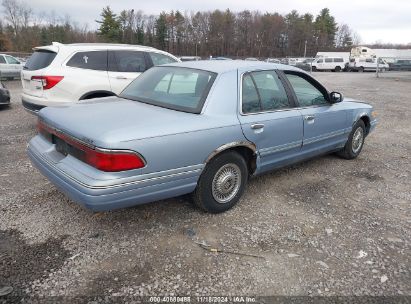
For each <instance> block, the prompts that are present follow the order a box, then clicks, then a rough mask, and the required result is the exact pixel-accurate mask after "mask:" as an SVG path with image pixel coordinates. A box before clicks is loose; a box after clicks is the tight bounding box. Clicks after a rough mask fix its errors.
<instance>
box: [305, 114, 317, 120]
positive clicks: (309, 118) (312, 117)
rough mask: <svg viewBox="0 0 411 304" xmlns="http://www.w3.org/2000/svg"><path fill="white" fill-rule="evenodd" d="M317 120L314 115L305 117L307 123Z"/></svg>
mask: <svg viewBox="0 0 411 304" xmlns="http://www.w3.org/2000/svg"><path fill="white" fill-rule="evenodd" d="M314 119H315V116H314V115H305V116H304V120H306V121H312V120H314Z"/></svg>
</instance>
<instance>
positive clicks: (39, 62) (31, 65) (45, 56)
mask: <svg viewBox="0 0 411 304" xmlns="http://www.w3.org/2000/svg"><path fill="white" fill-rule="evenodd" d="M56 55H57V53H55V52H51V51H46V50H38V51H35V52H34V53H33V54H32V55H31V56H30V58H29V59H28V60H27V62H26V64H25V66H24V69H25V70H28V71H35V70H41V69H44V68H46V67H48V66H49V65H50V64H51V63H52V62H53V60H54V58H55V57H56Z"/></svg>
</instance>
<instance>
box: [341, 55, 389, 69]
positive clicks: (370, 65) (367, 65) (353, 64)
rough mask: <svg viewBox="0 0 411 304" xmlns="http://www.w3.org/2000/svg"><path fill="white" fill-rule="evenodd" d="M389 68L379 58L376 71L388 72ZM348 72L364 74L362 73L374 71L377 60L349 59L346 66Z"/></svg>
mask: <svg viewBox="0 0 411 304" xmlns="http://www.w3.org/2000/svg"><path fill="white" fill-rule="evenodd" d="M389 68H390V66H389V65H388V63H387V62H385V60H383V59H381V58H379V62H378V69H379V71H381V72H384V71H387V70H389ZM348 70H349V71H352V72H364V71H376V70H377V59H376V58H361V57H360V58H358V57H356V58H355V57H351V58H350V63H349V64H348Z"/></svg>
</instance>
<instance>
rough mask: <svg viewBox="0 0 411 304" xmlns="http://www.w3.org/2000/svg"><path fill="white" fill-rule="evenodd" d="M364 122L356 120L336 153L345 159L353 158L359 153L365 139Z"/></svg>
mask: <svg viewBox="0 0 411 304" xmlns="http://www.w3.org/2000/svg"><path fill="white" fill-rule="evenodd" d="M365 134H366V133H365V124H364V122H363V121H362V120H361V119H360V120H359V121H357V122H356V124H355V125H354V127H353V128H352V131H351V133H350V136H348V140H347V142H346V144H345V146H344V148H343V149H342V150H341V151H339V152H338V155H339V156H341V157H343V158H345V159H354V158H356V157H357V156H358V155H360V153H361V150H362V147H363V146H364V140H365Z"/></svg>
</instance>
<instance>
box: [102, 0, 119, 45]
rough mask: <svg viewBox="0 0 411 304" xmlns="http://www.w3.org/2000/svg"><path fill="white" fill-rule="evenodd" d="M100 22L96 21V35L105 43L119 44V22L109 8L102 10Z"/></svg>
mask: <svg viewBox="0 0 411 304" xmlns="http://www.w3.org/2000/svg"><path fill="white" fill-rule="evenodd" d="M100 16H101V18H102V20H96V22H97V23H100V27H99V29H98V32H97V33H98V35H99V36H101V37H102V38H103V40H104V41H105V42H120V41H121V35H120V22H119V21H118V19H117V16H116V14H114V12H113V11H112V10H111V8H110V7H109V6H107V7H105V8H103V11H102V13H101V14H100Z"/></svg>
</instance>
